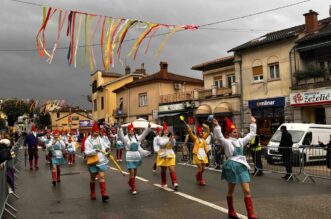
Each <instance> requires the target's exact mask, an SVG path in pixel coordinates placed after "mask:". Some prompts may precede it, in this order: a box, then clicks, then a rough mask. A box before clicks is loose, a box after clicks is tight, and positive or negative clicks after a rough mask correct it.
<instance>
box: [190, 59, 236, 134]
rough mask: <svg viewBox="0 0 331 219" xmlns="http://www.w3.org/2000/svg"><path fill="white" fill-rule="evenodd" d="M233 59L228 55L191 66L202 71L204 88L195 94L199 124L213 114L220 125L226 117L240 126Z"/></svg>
mask: <svg viewBox="0 0 331 219" xmlns="http://www.w3.org/2000/svg"><path fill="white" fill-rule="evenodd" d="M233 61H234V56H228V57H222V58H218V59H215V60H211V61H208V62H204V63H202V64H199V65H195V66H193V67H192V70H199V71H202V72H203V80H204V89H203V90H197V91H196V95H195V102H197V103H198V105H199V107H198V108H197V109H196V111H195V117H196V118H197V119H198V120H199V123H200V124H201V123H206V120H207V117H208V116H209V115H211V114H213V115H214V117H215V118H216V119H217V120H218V121H219V122H220V123H221V124H222V125H225V117H228V118H230V119H231V120H232V121H233V122H234V123H235V124H237V125H238V128H240V126H239V125H240V94H239V92H238V83H237V78H238V77H236V75H235V67H234V62H233ZM223 130H225V129H223Z"/></svg>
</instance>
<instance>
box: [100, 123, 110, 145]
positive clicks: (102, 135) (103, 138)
mask: <svg viewBox="0 0 331 219" xmlns="http://www.w3.org/2000/svg"><path fill="white" fill-rule="evenodd" d="M100 138H101V139H102V140H103V142H104V143H105V144H107V147H108V148H109V150H110V141H109V138H108V136H107V131H106V129H105V128H102V129H101V133H100Z"/></svg>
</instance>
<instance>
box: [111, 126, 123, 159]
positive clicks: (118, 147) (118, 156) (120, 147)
mask: <svg viewBox="0 0 331 219" xmlns="http://www.w3.org/2000/svg"><path fill="white" fill-rule="evenodd" d="M111 132H112V133H111V134H110V137H111V138H112V139H113V142H115V148H116V160H117V161H122V154H123V149H124V143H123V142H122V141H121V139H120V138H119V137H118V135H117V133H116V129H111Z"/></svg>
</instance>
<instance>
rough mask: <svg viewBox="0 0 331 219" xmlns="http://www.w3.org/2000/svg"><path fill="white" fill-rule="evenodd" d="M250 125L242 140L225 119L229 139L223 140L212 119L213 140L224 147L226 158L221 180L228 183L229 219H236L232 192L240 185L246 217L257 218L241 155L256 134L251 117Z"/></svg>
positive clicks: (247, 173)
mask: <svg viewBox="0 0 331 219" xmlns="http://www.w3.org/2000/svg"><path fill="white" fill-rule="evenodd" d="M251 121H252V123H251V124H250V132H249V133H248V134H247V135H246V136H245V137H243V138H239V133H238V130H237V128H236V127H235V125H234V124H233V123H232V121H231V120H230V119H228V118H226V120H225V122H226V129H227V132H228V133H229V138H228V139H226V138H224V136H223V134H222V129H221V126H219V124H218V121H217V120H216V119H213V125H214V127H215V128H214V138H216V139H217V140H219V142H220V143H221V145H222V146H223V147H224V150H225V155H226V157H228V160H226V161H225V162H224V164H223V168H222V179H225V180H226V181H227V182H228V194H227V198H226V199H227V204H228V208H229V210H228V216H229V217H230V218H238V216H237V214H236V211H235V210H234V207H233V198H232V196H233V192H234V189H235V186H236V184H238V183H240V184H241V187H242V189H243V192H244V195H245V199H244V200H245V205H246V209H247V216H248V218H249V219H255V218H257V216H256V215H255V213H254V209H253V204H252V198H251V193H250V188H249V182H250V176H249V169H250V166H249V165H248V163H247V161H246V157H245V156H244V154H243V148H244V146H245V145H247V143H249V142H250V141H251V139H252V138H253V137H254V136H255V133H256V123H255V122H256V120H255V118H254V117H251Z"/></svg>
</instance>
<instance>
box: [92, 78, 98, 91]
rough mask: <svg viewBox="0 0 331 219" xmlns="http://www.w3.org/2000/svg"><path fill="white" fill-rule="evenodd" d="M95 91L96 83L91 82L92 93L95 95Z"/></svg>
mask: <svg viewBox="0 0 331 219" xmlns="http://www.w3.org/2000/svg"><path fill="white" fill-rule="evenodd" d="M96 91H97V81H93V83H92V93H95V92H96Z"/></svg>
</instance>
